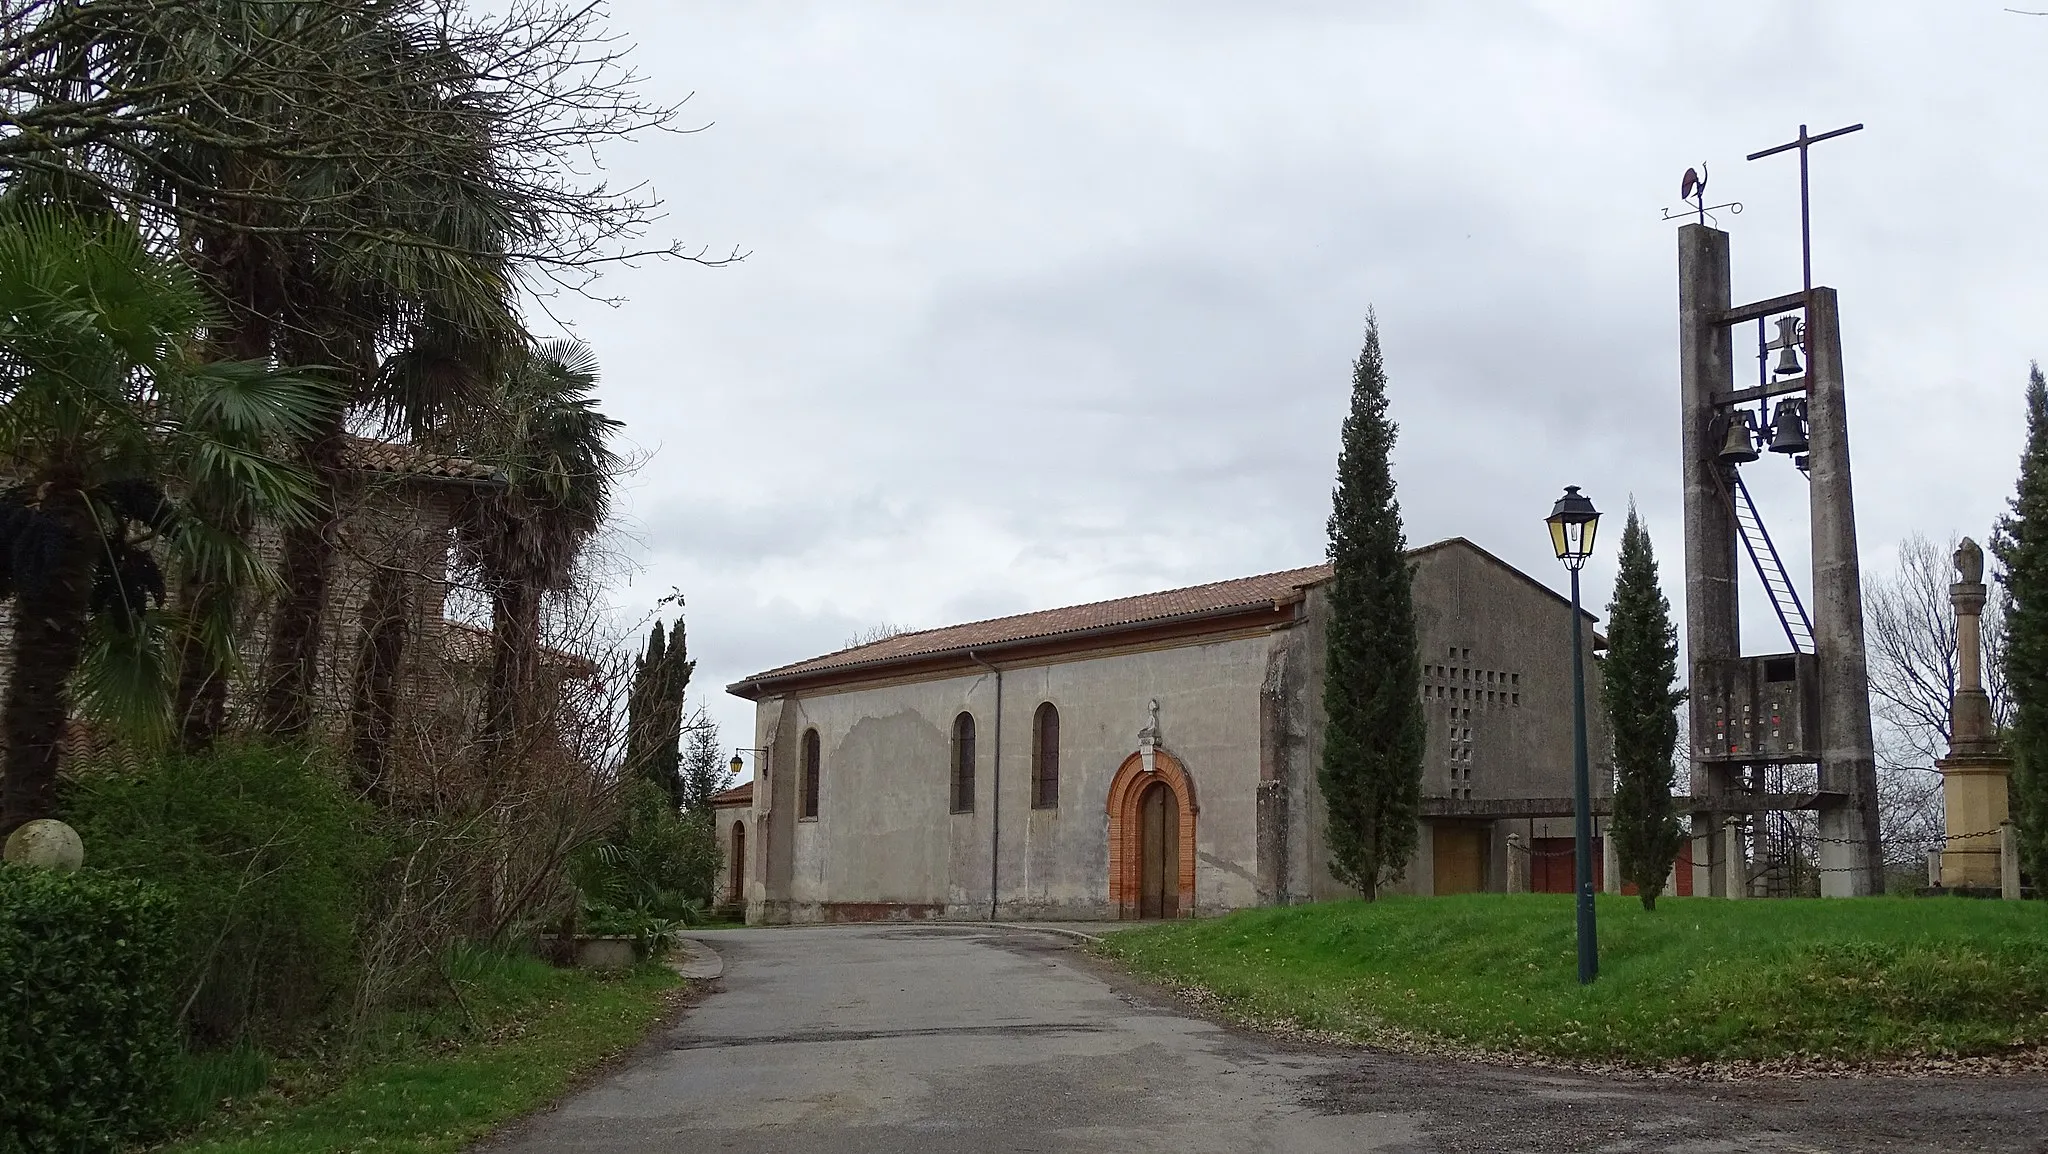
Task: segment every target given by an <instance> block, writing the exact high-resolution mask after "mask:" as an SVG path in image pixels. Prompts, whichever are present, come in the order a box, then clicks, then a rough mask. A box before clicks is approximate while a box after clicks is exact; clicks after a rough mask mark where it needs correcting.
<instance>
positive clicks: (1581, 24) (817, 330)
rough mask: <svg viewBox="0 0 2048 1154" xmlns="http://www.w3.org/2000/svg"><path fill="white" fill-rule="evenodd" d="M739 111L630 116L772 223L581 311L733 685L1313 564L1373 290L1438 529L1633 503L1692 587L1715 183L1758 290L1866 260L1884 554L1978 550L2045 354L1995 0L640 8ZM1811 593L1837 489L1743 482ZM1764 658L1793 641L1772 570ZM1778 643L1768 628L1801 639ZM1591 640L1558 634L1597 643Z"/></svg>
mask: <svg viewBox="0 0 2048 1154" xmlns="http://www.w3.org/2000/svg"><path fill="white" fill-rule="evenodd" d="M611 21H612V24H613V26H614V27H615V28H616V29H617V30H619V31H620V32H622V33H624V34H626V35H628V36H630V37H631V38H633V39H634V40H636V41H637V42H638V43H639V51H638V55H637V60H638V63H639V65H640V67H641V69H642V70H643V71H644V72H645V73H646V74H647V76H648V85H649V90H650V92H651V93H652V94H653V95H656V96H658V97H663V98H668V99H679V98H681V97H682V96H684V95H686V94H690V93H694V94H695V95H694V96H693V97H692V99H691V100H690V102H689V104H688V106H687V111H686V113H685V118H684V119H685V122H687V123H691V124H697V123H709V124H711V127H710V128H709V129H708V130H707V131H704V132H701V133H697V134H694V135H686V136H655V137H649V138H647V139H644V140H641V141H639V142H637V143H635V144H632V145H630V146H626V147H622V148H619V149H617V150H616V151H615V152H614V153H612V154H610V155H609V156H608V158H607V160H608V167H609V168H610V169H611V175H613V176H614V177H620V178H637V179H646V180H649V181H651V182H652V183H653V184H654V185H655V187H656V189H657V190H658V191H659V192H660V194H661V195H662V196H663V197H664V198H665V200H666V202H667V211H668V213H669V216H668V219H667V220H666V221H665V222H664V224H663V227H664V228H665V229H666V230H668V232H669V234H670V235H673V236H675V237H678V238H680V239H683V240H685V241H688V242H692V243H702V244H706V245H709V246H710V247H711V248H712V249H713V250H714V251H722V250H725V249H729V248H731V247H733V246H738V247H739V248H741V249H744V250H748V251H750V252H751V255H750V256H748V257H747V259H746V260H745V261H744V262H743V263H741V264H738V265H735V266H732V267H728V268H722V269H704V268H698V267H693V266H691V265H687V264H682V263H673V262H672V263H668V264H654V265H648V266H645V267H642V268H639V269H636V270H619V271H615V272H613V273H611V274H609V275H608V276H607V277H606V278H605V281H604V283H603V285H602V291H603V292H605V293H607V294H609V295H613V296H617V297H621V298H624V303H623V304H622V305H620V306H618V307H616V308H606V307H601V306H598V305H594V304H589V303H585V302H577V301H558V302H557V307H558V308H559V309H560V310H562V311H563V312H564V314H565V315H567V316H568V317H570V318H572V319H573V321H574V323H575V325H576V328H577V330H578V332H579V334H580V335H581V336H583V337H584V338H586V339H587V340H589V341H590V342H591V343H592V344H593V345H594V346H595V347H596V350H597V353H598V355H599V357H600V358H601V361H602V363H603V365H604V380H603V385H602V394H603V398H604V405H605V408H606V409H607V410H608V411H609V412H611V413H612V414H614V415H616V416H618V417H620V418H622V419H623V420H625V421H626V422H627V431H628V435H629V437H630V439H631V441H632V442H633V443H634V445H636V446H637V447H638V448H639V449H641V450H644V451H646V452H648V453H651V454H652V455H651V457H650V459H649V460H648V462H647V463H646V465H645V467H644V468H642V469H641V471H640V472H639V473H638V475H637V476H635V477H634V478H633V479H632V480H631V482H630V489H629V492H628V493H627V494H626V497H625V501H624V512H625V526H626V529H627V531H628V532H629V533H630V534H631V536H632V542H631V546H630V548H631V551H632V553H633V555H634V557H635V558H636V559H637V560H638V561H639V562H640V563H641V564H642V565H643V566H644V568H643V570H642V571H641V572H640V573H639V574H638V575H636V576H634V577H633V578H631V581H630V583H629V584H628V583H623V582H622V583H621V585H620V586H619V588H618V589H617V590H616V594H615V599H616V601H617V603H618V605H619V606H620V607H621V609H622V611H623V612H626V613H628V614H637V613H639V612H642V611H644V610H645V609H648V608H651V607H652V604H653V602H654V600H655V599H656V598H657V597H659V596H661V595H662V594H664V593H666V592H668V591H669V590H670V588H671V587H674V588H679V589H681V590H682V591H683V593H684V594H685V595H686V596H687V598H688V602H689V607H688V622H689V633H690V645H691V651H692V654H693V656H695V657H696V658H697V660H698V668H697V675H696V679H695V681H694V683H693V690H694V691H695V693H694V694H693V695H695V694H702V695H707V696H708V697H709V700H710V702H711V704H712V706H713V709H714V714H715V716H717V717H718V719H719V720H720V721H721V723H722V724H723V725H724V727H725V730H726V734H725V736H726V739H727V744H735V743H740V744H744V743H745V742H744V741H743V738H744V737H745V735H747V734H750V733H751V725H752V721H751V714H752V710H751V706H749V705H747V704H746V703H743V702H739V701H737V700H736V699H733V698H730V697H727V696H725V694H724V693H723V686H724V685H725V684H726V683H728V682H731V681H733V680H736V679H737V678H739V677H740V676H742V675H744V674H747V673H751V672H755V671H757V670H760V669H764V668H767V667H771V666H774V665H779V664H782V663H784V662H789V661H794V660H798V659H801V658H804V657H809V656H812V655H815V654H818V653H822V652H826V651H829V650H833V649H837V648H839V647H841V646H842V645H843V644H844V643H845V642H846V640H847V639H848V638H849V637H851V636H852V635H854V634H855V633H857V632H859V631H861V630H863V629H865V628H868V627H871V626H874V625H876V624H879V623H882V622H892V623H897V624H904V625H912V626H918V627H931V626H938V625H945V624H951V623H955V622H959V621H965V620H972V619H976V618H981V617H988V616H994V615H1000V614H1006V613H1015V612H1022V611H1026V610H1031V609H1039V608H1046V607H1051V606H1056V605H1062V604H1070V603H1074V602H1079V601H1087V600H1095V599H1099V598H1105V597H1114V596H1121V595H1125V594H1133V593H1140V592H1145V591H1149V590H1154V589H1162V588H1170V587H1173V586H1176V585H1184V584H1193V583H1198V582H1203V581H1212V580H1220V579H1224V578H1229V577H1237V576H1243V575H1247V574H1252V573H1260V572H1266V571H1270V570H1276V569H1284V568H1290V567H1294V566H1298V565H1305V564H1313V563H1316V562H1318V561H1320V560H1322V557H1323V548H1324V521H1325V518H1326V517H1327V516H1328V512H1329V491H1330V484H1331V479H1332V474H1333V470H1334V466H1335V459H1336V452H1337V439H1338V425H1339V422H1340V421H1341V419H1342V416H1343V413H1344V410H1345V405H1346V401H1347V398H1348V390H1349V384H1350V361H1351V358H1352V357H1353V356H1354V355H1355V354H1356V352H1357V349H1358V344H1359V340H1360V336H1361V332H1362V326H1363V323H1364V317H1365V314H1366V310H1367V309H1368V308H1369V307H1370V308H1376V309H1377V310H1378V315H1379V321H1380V328H1381V334H1382V338H1383V341H1384V343H1385V347H1386V359H1387V366H1388V371H1389V376H1390V379H1391V396H1392V409H1393V414H1394V416H1395V418H1396V419H1397V420H1398V421H1399V423H1400V425H1401V438H1400V444H1399V448H1398V450H1397V451H1396V454H1395V459H1394V472H1395V480H1396V482H1397V483H1398V485H1399V489H1400V497H1401V503H1402V509H1403V513H1404V517H1405V522H1406V527H1407V535H1408V540H1409V541H1410V542H1411V543H1412V544H1421V543H1425V542H1429V541H1434V540H1438V539H1441V538H1445V537H1451V536H1465V537H1469V538H1471V539H1472V540H1474V541H1476V542H1478V543H1479V544H1480V545H1481V546H1483V547H1485V548H1487V549H1489V550H1491V551H1493V552H1495V553H1497V554H1499V555H1500V556H1501V557H1503V558H1505V559H1507V560H1508V561H1509V562H1511V563H1513V564H1515V565H1518V566H1521V567H1522V568H1524V569H1526V570H1527V571H1528V572H1530V573H1531V574H1533V575H1535V576H1536V577H1538V578H1539V579H1541V580H1543V581H1546V582H1548V583H1550V584H1552V585H1553V586H1556V587H1559V588H1562V586H1563V578H1564V574H1563V572H1562V571H1561V569H1560V568H1559V566H1558V565H1557V563H1556V561H1555V560H1553V559H1552V558H1551V557H1550V555H1549V550H1548V546H1547V543H1546V539H1545V536H1544V532H1543V527H1542V525H1541V519H1542V518H1543V517H1544V515H1545V514H1547V513H1548V512H1549V509H1550V504H1551V502H1552V500H1553V499H1554V498H1555V497H1556V496H1557V493H1558V492H1559V490H1560V489H1561V487H1562V486H1564V485H1566V484H1578V485H1581V486H1583V487H1584V489H1585V491H1586V493H1587V494H1588V495H1590V496H1591V497H1592V498H1593V499H1594V500H1595V501H1596V502H1597V503H1598V504H1599V505H1600V507H1601V508H1602V510H1603V511H1605V512H1607V513H1610V514H1613V515H1614V519H1613V520H1612V521H1610V522H1608V529H1607V531H1606V532H1604V533H1603V537H1604V543H1605V544H1606V545H1607V546H1608V549H1607V550H1603V553H1604V555H1603V556H1602V557H1601V558H1599V559H1597V560H1596V561H1595V562H1594V563H1593V564H1592V565H1591V566H1590V567H1589V568H1588V570H1587V585H1586V592H1587V600H1588V602H1589V604H1590V605H1591V607H1592V608H1594V609H1595V610H1596V611H1600V610H1604V607H1605V604H1606V600H1607V597H1608V593H1609V589H1610V583H1611V581H1612V576H1613V571H1614V566H1613V557H1612V553H1611V551H1610V550H1611V547H1612V545H1613V543H1614V541H1615V540H1616V538H1617V536H1618V532H1619V528H1620V524H1619V520H1620V515H1621V514H1622V513H1623V511H1624V510H1625V508H1626V506H1627V503H1628V500H1629V498H1630V496H1631V495H1633V496H1634V498H1635V500H1636V501H1637V503H1638V505H1639V506H1640V508H1641V510H1642V512H1643V515H1644V516H1645V518H1646V519H1647V521H1648V524H1649V527H1650V530H1651V532H1652V535H1653V537H1654V539H1655V541H1656V544H1657V546H1658V549H1659V553H1660V559H1661V560H1662V562H1663V571H1664V578H1665V586H1666V590H1667V592H1668V593H1669V594H1670V596H1671V598H1672V601H1673V603H1674V606H1675V607H1676V606H1679V605H1680V603H1681V601H1682V595H1683V579H1682V574H1681V571H1680V562H1681V550H1680V538H1679V532H1680V513H1679V490H1678V476H1679V475H1678V464H1677V460H1676V457H1675V452H1676V444H1677V422H1678V417H1677V376H1676V364H1677V354H1676V346H1675V332H1676V324H1675V293H1676V290H1675V256H1676V237H1675V231H1676V228H1677V225H1676V224H1675V223H1666V222H1664V221H1661V220H1660V219H1659V216H1660V210H1662V209H1664V208H1666V207H1670V208H1674V209H1676V208H1678V207H1680V202H1679V198H1678V181H1679V176H1680V174H1681V173H1682V172H1683V171H1684V170H1685V169H1686V168H1687V167H1688V166H1690V165H1697V164H1699V163H1700V162H1702V161H1705V162H1706V163H1707V164H1708V165H1709V166H1710V170H1711V179H1712V185H1711V188H1710V190H1709V194H1710V197H1711V199H1712V200H1713V201H1714V202H1720V201H1725V200H1739V201H1741V202H1742V203H1743V205H1744V210H1743V212H1742V213H1741V214H1740V215H1739V216H1738V215H1733V214H1731V213H1728V212H1725V211H1724V212H1723V213H1721V214H1719V216H1720V224H1721V226H1722V227H1723V228H1726V229H1728V230H1729V231H1730V232H1731V233H1732V234H1733V241H1732V245H1733V253H1734V278H1735V294H1736V297H1737V299H1738V300H1744V299H1758V298H1763V297H1769V296H1775V295H1777V294H1779V293H1783V292H1787V291H1793V290H1796V289H1797V288H1798V287H1799V280H1798V278H1799V250H1798V183H1797V163H1796V160H1795V159H1794V158H1793V157H1791V156H1781V157H1775V158H1771V159H1768V160H1763V161H1758V162H1755V163H1746V162H1745V161H1744V160H1743V156H1744V155H1745V154H1746V153H1749V152H1752V151H1756V150H1758V149H1760V148H1764V147H1766V146H1769V145H1774V144H1777V143H1780V142H1781V141H1784V140H1786V139H1789V138H1790V137H1791V136H1793V135H1794V134H1795V133H1796V131H1797V128H1798V126H1799V124H1800V123H1802V122H1804V123H1806V124H1808V125H1809V126H1810V127H1811V128H1812V130H1813V131H1815V132H1819V131H1822V130H1824V129H1830V128H1835V127H1838V126H1841V125H1845V124H1848V123H1851V122H1856V121H1861V122H1863V123H1865V124H1866V125H1867V126H1868V127H1867V128H1866V129H1865V130H1864V131H1863V132H1861V133H1857V134H1855V135H1852V136H1849V137H1846V138H1843V139H1841V140H1836V141H1831V142H1828V143H1826V144H1822V145H1819V146H1817V147H1816V148H1815V149H1814V152H1813V166H1814V167H1813V198H1814V263H1815V278H1816V280H1817V281H1818V282H1819V283H1822V284H1828V285H1833V286H1836V287H1837V288H1838V289H1839V290H1840V293H1841V301H1842V315H1843V329H1844V334H1843V340H1844V345H1845V360H1846V366H1847V372H1848V388H1849V412H1850V421H1851V445H1852V448H1853V452H1854V460H1855V468H1856V496H1857V506H1858V507H1857V521H1858V526H1859V530H1860V533H1861V537H1862V547H1863V563H1864V572H1865V574H1866V578H1868V577H1870V576H1872V575H1882V574H1883V573H1884V572H1885V571H1886V570H1888V569H1889V568H1890V566H1891V564H1892V554H1893V550H1894V548H1895V546H1896V544H1897V542H1898V541H1899V539H1900V538H1901V537H1903V536H1904V535H1906V534H1908V533H1912V532H1915V531H1919V532H1924V533H1927V534H1928V535H1930V536H1935V537H1937V538H1938V537H1943V536H1946V535H1947V534H1949V533H1952V532H1960V533H1967V534H1971V535H1974V536H1976V537H1977V538H1978V539H1979V540H1982V539H1983V538H1984V536H1985V534H1986V533H1987V531H1988V529H1989V527H1990V525H1991V523H1992V521H1993V519H1994V518H1995V517H1996V515H1997V514H1998V513H1999V511H2000V510H2001V509H2002V507H2003V501H2004V499H2005V497H2006V495H2007V494H2008V493H2009V492H2010V489H2011V485H2012V480H2013V476H2014V473H2015V470H2016V463H2017V457H2018V452H2019V445H2020V439H2021V432H2022V425H2021V420H2022V416H2021V414H2022V403H2021V402H2022V389H2023V387H2024V384H2025V380H2026V372H2027V364H2028V361H2029V360H2030V359H2031V358H2035V357H2040V356H2043V355H2048V323H2044V319H2043V318H2044V316H2048V252H2044V247H2048V244H2044V242H2048V223H2044V219H2043V213H2042V212H2041V201H2042V192H2043V189H2044V188H2048V155H2044V151H2043V148H2042V147H2041V144H2040V140H2041V135H2042V134H2041V119H2042V113H2043V101H2042V88H2041V85H2042V76H2043V75H2044V71H2048V19H2041V18H2032V17H2027V16H2021V15H2013V14H2009V13H2006V12H2004V11H2003V10H2002V5H2001V4H1999V3H1996V2H1991V3H1984V2H1979V0H1953V2H1948V3H1943V4H1940V5H1933V4H1878V3H1873V2H1871V0H1854V2H1847V0H1845V2H1841V3H1831V4H1796V5H1791V4H1780V5H1770V6H1765V5H1761V4H1756V5H1729V4H1713V5H1689V6H1680V5H1645V4H1596V3H1589V2H1586V0H1569V2H1558V3H1538V4H1528V5H1523V6H1510V5H1508V4H1492V3H1490V4H1450V3H1420V2H1417V3H1379V4H1369V3H1354V2H1333V3H1293V4H1289V3H1279V2H1272V0H1262V2H1260V3H1255V4H1254V3H1237V4H1222V3H1191V2H1188V0H1175V2H1171V3H1167V2H1161V3H1152V4H1146V3H1117V4H1105V3H1076V4H1056V3H1047V2H1043V0H1034V2H1032V3H1029V4H1022V3H1018V4H1007V5H998V4H992V3H991V4H942V3H936V2H933V3H923V4H902V5H897V4H885V3H855V2H852V0H833V2H831V3H820V4H799V3H757V4H736V3H727V4H697V3H677V2H676V0H615V2H614V4H613V8H612V15H611ZM1745 476H1746V477H1747V478H1748V479H1749V480H1750V482H1751V485H1752V487H1753V489H1755V491H1756V492H1757V493H1758V498H1759V501H1760V502H1762V503H1763V505H1764V512H1765V516H1766V519H1767V521H1768V522H1769V524H1770V525H1771V527H1772V529H1773V531H1774V533H1775V534H1776V535H1777V536H1778V537H1779V538H1781V541H1782V542H1783V543H1785V544H1788V545H1789V546H1790V547H1789V548H1788V549H1787V552H1788V554H1790V555H1791V556H1789V557H1788V560H1789V561H1791V562H1792V563H1793V566H1794V569H1795V572H1797V573H1798V574H1799V576H1800V578H1801V583H1802V586H1804V585H1805V581H1804V575H1805V564H1806V561H1805V546H1804V527H1805V519H1806V505H1805V496H1804V487H1805V485H1804V482H1803V481H1801V480H1800V479H1799V478H1798V475H1797V474H1796V473H1795V472H1793V470H1792V469H1791V467H1790V466H1789V464H1788V463H1787V462H1786V461H1785V460H1784V458H1782V457H1767V458H1766V459H1765V460H1764V461H1762V462H1759V463H1758V464H1756V465H1753V466H1750V467H1749V468H1748V470H1746V472H1745ZM1753 592H1754V585H1753V584H1752V586H1751V590H1750V592H1748V593H1746V594H1745V596H1746V597H1748V598H1749V603H1750V608H1752V609H1754V610H1756V611H1757V613H1752V614H1751V615H1750V620H1749V624H1750V625H1751V626H1752V628H1750V630H1749V633H1748V637H1747V640H1748V642H1749V645H1750V647H1751V648H1752V650H1758V651H1760V650H1764V649H1768V648H1771V647H1773V646H1774V645H1775V646H1776V647H1780V648H1781V647H1782V644H1783V639H1782V636H1780V637H1777V638H1775V639H1774V638H1773V637H1772V636H1771V633H1772V631H1774V630H1775V628H1776V627H1775V624H1772V623H1771V620H1770V618H1768V616H1759V615H1758V614H1760V613H1763V612H1764V610H1763V608H1762V606H1761V604H1760V598H1758V597H1756V596H1754V595H1752V594H1753ZM1767 624H1768V625H1769V626H1770V628H1769V629H1768V630H1767V629H1766V628H1765V626H1766V625H1767ZM1560 627H1562V626H1561V625H1560Z"/></svg>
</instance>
